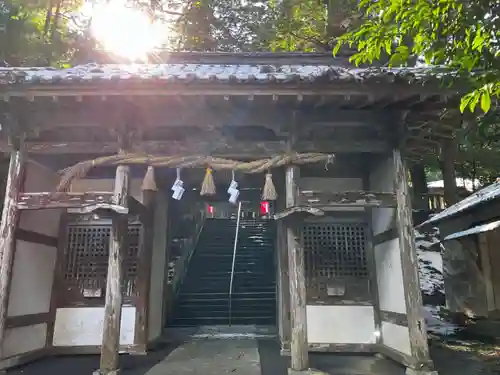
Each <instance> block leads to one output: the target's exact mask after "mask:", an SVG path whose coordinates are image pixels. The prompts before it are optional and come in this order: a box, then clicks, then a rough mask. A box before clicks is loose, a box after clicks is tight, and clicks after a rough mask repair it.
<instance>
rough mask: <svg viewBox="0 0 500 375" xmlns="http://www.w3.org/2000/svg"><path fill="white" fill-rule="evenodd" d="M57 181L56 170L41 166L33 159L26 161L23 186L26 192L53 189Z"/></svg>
mask: <svg viewBox="0 0 500 375" xmlns="http://www.w3.org/2000/svg"><path fill="white" fill-rule="evenodd" d="M58 183H59V176H58V175H57V173H56V171H53V170H52V169H50V168H47V167H45V166H43V165H42V164H39V163H37V162H35V161H33V160H28V161H27V163H26V170H25V179H24V188H23V190H24V191H25V192H27V193H38V192H49V191H53V190H54V188H55V187H56V186H57V184H58Z"/></svg>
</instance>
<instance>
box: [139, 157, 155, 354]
mask: <svg viewBox="0 0 500 375" xmlns="http://www.w3.org/2000/svg"><path fill="white" fill-rule="evenodd" d="M154 178H155V177H154V169H153V167H148V171H147V173H146V176H145V177H144V181H143V183H142V187H141V189H142V204H143V205H144V206H145V207H146V212H145V214H144V215H143V216H142V217H141V224H142V228H141V243H140V247H139V254H138V256H139V265H138V276H139V279H138V286H137V292H138V293H137V305H136V309H137V310H136V320H135V337H134V342H135V344H136V345H139V348H140V349H139V350H140V352H141V353H142V354H145V353H146V349H147V344H148V331H149V330H148V323H149V319H148V318H149V293H150V285H151V262H152V256H153V240H154V214H155V213H154V211H155V208H154V203H155V197H156V192H157V191H158V189H157V187H156V183H155V179H154Z"/></svg>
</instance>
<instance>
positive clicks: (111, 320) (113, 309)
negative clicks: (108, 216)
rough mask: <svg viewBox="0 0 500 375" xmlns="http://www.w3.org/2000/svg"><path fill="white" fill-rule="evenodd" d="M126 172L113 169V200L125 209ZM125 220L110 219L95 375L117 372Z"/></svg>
mask: <svg viewBox="0 0 500 375" xmlns="http://www.w3.org/2000/svg"><path fill="white" fill-rule="evenodd" d="M129 172H130V169H129V167H128V166H124V165H119V166H118V167H117V168H116V177H115V188H114V201H115V202H116V203H117V204H119V205H123V206H125V205H126V204H127V196H128V193H129V189H130V181H129ZM127 237H128V220H127V217H126V216H118V215H117V216H114V217H113V221H112V227H111V236H110V239H109V264H108V276H107V280H106V302H105V307H104V329H103V337H102V347H101V363H100V368H99V373H100V374H102V375H111V374H116V373H117V372H118V353H119V350H120V326H121V316H122V300H123V296H122V282H123V253H124V251H125V247H126V246H127Z"/></svg>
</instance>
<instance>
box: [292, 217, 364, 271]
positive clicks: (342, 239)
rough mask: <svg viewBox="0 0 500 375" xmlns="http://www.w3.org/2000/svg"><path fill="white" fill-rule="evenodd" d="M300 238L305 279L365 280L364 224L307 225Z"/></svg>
mask: <svg viewBox="0 0 500 375" xmlns="http://www.w3.org/2000/svg"><path fill="white" fill-rule="evenodd" d="M302 235H303V241H304V242H303V244H304V255H305V269H306V275H307V277H308V278H315V277H318V276H319V277H328V278H332V279H334V278H338V277H340V278H344V277H357V278H368V267H367V262H366V249H365V247H366V225H365V224H362V223H354V224H330V223H321V224H307V225H305V226H304V229H303V231H302Z"/></svg>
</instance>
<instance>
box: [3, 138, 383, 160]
mask: <svg viewBox="0 0 500 375" xmlns="http://www.w3.org/2000/svg"><path fill="white" fill-rule="evenodd" d="M10 149H11V147H10V146H9V145H8V144H7V143H6V142H3V143H0V151H3V152H8V151H10ZM25 149H26V152H28V153H30V154H36V155H61V154H115V153H117V152H118V151H119V149H120V145H119V143H118V142H26V144H25ZM294 151H296V152H324V153H361V152H366V153H383V152H387V151H390V147H389V144H388V143H387V142H386V141H383V140H345V141H302V142H298V143H297V145H296V146H295V147H294ZM130 152H144V153H147V154H153V155H154V154H156V155H178V154H182V153H189V154H193V153H199V154H204V153H207V154H211V155H213V156H224V157H230V156H234V157H241V158H245V157H252V158H254V157H256V158H263V157H271V156H274V155H276V154H282V153H285V152H287V146H286V142H284V141H264V142H250V141H246V142H245V141H234V142H233V141H230V142H229V143H227V144H226V143H225V142H223V141H203V140H198V141H185V142H176V141H142V142H139V143H137V144H135V145H132V148H131V150H130Z"/></svg>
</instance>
